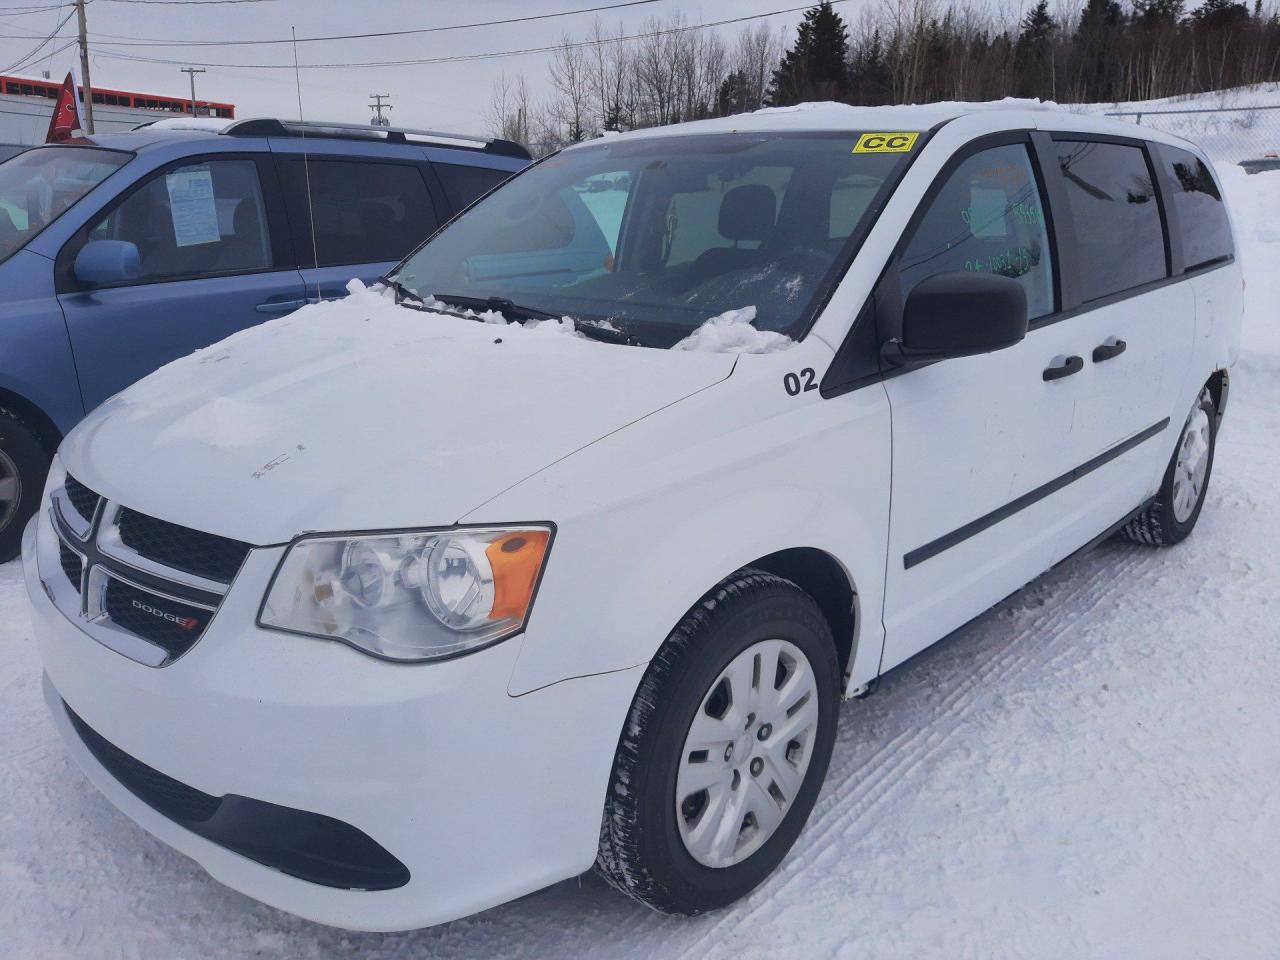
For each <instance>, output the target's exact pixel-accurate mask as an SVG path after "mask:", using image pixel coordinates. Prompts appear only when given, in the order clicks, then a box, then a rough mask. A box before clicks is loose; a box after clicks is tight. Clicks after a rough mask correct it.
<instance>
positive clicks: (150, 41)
mask: <svg viewBox="0 0 1280 960" xmlns="http://www.w3.org/2000/svg"><path fill="white" fill-rule="evenodd" d="M110 2H112V3H124V2H131V3H142V2H147V3H158V2H160V0H110ZM165 2H176V0H165ZM193 2H194V0H193ZM208 2H213V0H208ZM219 2H232V0H219ZM245 2H248V0H245ZM661 2H663V0H622V2H620V3H606V4H601V5H600V6H595V7H583V8H581V9H579V10H561V11H558V12H555V13H537V14H530V15H528V16H524V17H509V18H507V19H505V20H481V21H478V22H476V23H455V24H451V25H447V26H441V27H417V28H414V29H410V30H380V31H377V32H374V33H338V34H332V35H330V36H324V37H299V38H298V41H297V42H298V43H322V42H326V41H331V40H373V39H379V38H385V37H407V36H413V35H416V34H423V33H444V32H445V31H449V30H470V29H472V28H473V27H497V26H505V25H508V24H513V23H528V22H530V21H532V20H551V19H554V18H556V17H571V16H577V15H578V14H582V13H599V12H601V11H604V10H621V9H623V8H625V7H640V6H646V5H648V4H651V3H661ZM96 35H97V36H99V37H111V36H115V37H116V38H117V39H118V40H119V41H120V42H118V43H113V44H112V45H113V46H117V47H250V46H262V45H269V44H282V43H290V44H291V43H293V41H292V40H290V39H289V38H287V37H282V38H279V39H274V38H273V39H265V40H264V39H254V40H165V39H162V38H160V37H124V36H120V35H118V34H107V33H99V34H96Z"/></svg>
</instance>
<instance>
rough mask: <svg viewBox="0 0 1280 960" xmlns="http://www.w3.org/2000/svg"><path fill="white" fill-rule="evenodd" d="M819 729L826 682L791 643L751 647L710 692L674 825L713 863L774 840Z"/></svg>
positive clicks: (684, 766) (688, 746)
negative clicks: (817, 677) (821, 690)
mask: <svg viewBox="0 0 1280 960" xmlns="http://www.w3.org/2000/svg"><path fill="white" fill-rule="evenodd" d="M817 732H818V685H817V682H816V680H815V679H814V675H813V667H812V666H810V664H809V660H808V658H807V657H805V655H804V654H803V653H802V652H801V651H800V648H799V647H797V646H796V645H795V644H793V643H790V642H788V641H786V640H764V641H761V642H760V643H756V644H752V645H751V646H750V647H748V648H747V649H746V650H743V651H742V652H741V653H740V654H738V655H737V656H736V657H734V658H733V659H732V660H731V661H729V663H728V665H727V666H726V667H725V668H724V669H723V670H722V671H720V675H719V676H718V677H717V678H716V680H715V682H714V683H712V684H711V688H710V689H709V690H708V691H707V693H706V695H705V696H704V697H703V698H702V703H701V704H700V705H699V706H698V710H697V713H695V714H694V717H693V722H692V723H691V724H690V725H689V732H688V734H687V735H686V736H685V741H684V750H683V752H682V753H681V755H680V769H679V772H678V773H677V774H676V796H675V804H676V822H677V823H678V824H679V825H680V838H681V839H682V840H683V841H684V846H685V849H686V850H688V851H689V855H690V856H692V857H693V859H695V860H696V861H698V863H700V864H702V865H703V866H706V867H730V866H733V865H734V864H735V863H741V862H742V861H743V860H745V859H746V858H747V857H749V856H751V855H752V854H753V853H755V852H756V851H757V850H759V849H760V847H761V846H763V845H764V843H765V842H766V841H767V840H768V839H769V838H770V837H771V836H773V834H774V832H775V831H776V830H777V829H778V827H779V825H781V823H782V821H783V818H785V817H786V815H787V812H788V811H789V810H790V809H791V805H792V804H793V803H794V802H795V799H796V795H797V794H798V793H799V792H800V787H801V785H802V784H803V783H804V776H805V772H806V771H807V770H808V769H809V759H810V757H811V756H812V755H813V744H814V738H815V737H816V735H817Z"/></svg>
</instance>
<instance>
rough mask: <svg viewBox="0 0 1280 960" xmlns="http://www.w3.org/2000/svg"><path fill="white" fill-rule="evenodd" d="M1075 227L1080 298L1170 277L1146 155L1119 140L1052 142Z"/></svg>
mask: <svg viewBox="0 0 1280 960" xmlns="http://www.w3.org/2000/svg"><path fill="white" fill-rule="evenodd" d="M1054 148H1055V150H1056V151H1057V154H1058V168H1059V169H1060V170H1061V171H1062V177H1063V180H1064V181H1065V190H1066V195H1067V209H1066V210H1065V211H1059V216H1064V215H1065V216H1066V217H1068V218H1070V220H1071V223H1072V225H1073V226H1074V228H1075V238H1076V249H1075V255H1076V263H1077V264H1078V266H1079V282H1080V294H1081V299H1082V300H1085V301H1089V300H1096V299H1098V298H1099V297H1105V296H1108V295H1110V294H1113V293H1120V292H1121V291H1123V290H1128V289H1129V288H1130V287H1136V286H1139V285H1141V284H1144V283H1149V282H1151V281H1152V280H1160V279H1162V278H1164V277H1165V276H1166V275H1167V271H1166V267H1165V255H1164V228H1163V226H1162V224H1161V218H1160V207H1159V204H1157V203H1156V195H1155V187H1154V185H1153V183H1152V178H1151V170H1150V168H1149V167H1148V166H1147V159H1146V154H1145V153H1144V151H1143V150H1142V148H1141V147H1132V146H1128V145H1126V144H1120V143H1097V142H1093V141H1076V140H1062V141H1058V142H1056V143H1055V144H1054Z"/></svg>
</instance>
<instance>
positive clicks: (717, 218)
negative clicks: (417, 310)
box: [393, 132, 908, 347]
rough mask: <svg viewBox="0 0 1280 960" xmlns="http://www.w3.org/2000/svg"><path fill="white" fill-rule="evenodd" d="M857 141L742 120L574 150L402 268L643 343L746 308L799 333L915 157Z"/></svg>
mask: <svg viewBox="0 0 1280 960" xmlns="http://www.w3.org/2000/svg"><path fill="white" fill-rule="evenodd" d="M858 142H859V135H858V134H857V133H854V132H848V133H845V132H842V133H839V134H835V133H831V134H827V133H803V134H792V133H785V134H783V133H770V134H746V133H734V134H698V135H687V136H679V137H677V136H667V137H653V138H643V139H635V140H631V139H627V138H621V139H619V140H616V141H610V140H605V141H602V142H600V143H598V144H590V145H586V146H582V147H575V148H572V149H569V150H566V151H564V152H563V153H560V154H558V155H556V156H553V157H551V158H550V159H548V160H545V161H543V162H542V163H540V164H536V165H534V166H533V167H530V168H529V169H528V170H527V171H525V172H524V173H521V174H519V175H518V176H516V177H514V178H513V179H511V180H509V181H508V182H507V183H506V184H504V185H503V186H501V187H499V188H498V189H497V190H495V191H494V192H493V193H491V194H489V195H488V196H487V197H485V198H484V199H482V200H480V201H479V202H478V203H476V204H475V205H474V206H472V207H471V208H470V209H469V210H467V211H466V212H465V213H464V214H463V215H462V216H461V217H459V218H458V219H456V220H455V221H454V222H452V223H451V224H449V225H448V226H447V227H446V228H445V229H444V230H442V231H441V232H440V233H439V234H438V235H437V236H436V237H434V238H433V239H432V240H431V241H430V242H429V243H427V244H426V245H425V246H423V247H422V248H420V249H419V250H418V251H417V252H416V253H414V254H412V255H411V256H410V257H409V258H408V259H407V260H406V261H405V262H404V263H403V264H402V265H401V267H400V268H399V270H398V271H397V272H396V273H395V275H394V276H393V279H394V280H395V281H397V283H398V284H399V288H400V290H401V291H403V292H407V293H410V294H413V295H416V296H418V297H419V298H421V299H423V300H429V299H430V298H432V297H435V298H437V299H438V300H440V301H443V302H444V303H446V304H455V305H463V304H466V303H468V302H473V303H476V302H484V301H493V300H494V299H495V298H497V299H500V300H503V301H510V302H511V303H512V304H516V305H519V306H520V307H524V308H528V310H530V311H543V312H546V313H552V314H555V315H558V316H572V317H574V318H577V319H579V320H585V321H588V322H591V321H597V322H598V321H609V322H610V324H612V325H613V326H614V327H615V328H620V329H621V330H622V331H624V332H625V333H626V334H628V335H629V337H630V338H631V339H632V341H633V342H639V343H641V344H643V345H646V346H656V347H668V346H671V345H672V344H674V343H675V342H676V341H678V340H680V339H682V338H683V337H685V336H687V335H688V334H689V332H690V331H692V330H693V329H694V328H696V327H698V326H699V325H701V324H702V323H703V322H705V321H706V320H709V319H711V318H712V317H715V316H718V315H720V314H722V313H725V312H727V311H730V310H739V309H743V308H748V307H754V308H755V320H754V323H755V326H756V327H757V328H758V329H761V330H772V331H777V332H780V333H784V334H787V335H789V336H791V337H800V336H803V335H804V333H805V332H806V331H807V329H808V321H809V319H810V317H811V316H812V313H813V311H814V310H816V309H817V307H818V306H819V305H820V304H821V302H822V301H823V298H824V295H825V292H826V291H828V290H829V289H830V285H831V284H832V283H834V282H835V280H837V279H838V278H839V276H840V273H841V271H842V270H843V269H844V266H845V264H846V263H847V261H848V258H849V256H850V253H851V247H853V246H856V244H857V242H858V238H859V237H860V236H861V235H862V233H864V232H865V229H866V228H867V225H868V223H869V221H870V220H871V219H872V218H873V216H874V212H875V211H876V210H877V209H878V208H879V206H880V203H879V202H878V201H879V200H882V198H883V194H884V192H885V191H886V190H887V188H888V187H890V186H891V185H892V182H893V181H894V180H895V179H896V176H897V172H898V171H899V170H900V169H901V168H902V166H903V165H904V161H905V160H906V159H907V157H908V154H907V153H903V152H894V153H866V152H855V149H854V148H855V146H856V145H857V144H858Z"/></svg>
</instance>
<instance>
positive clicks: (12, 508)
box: [0, 450, 22, 530]
mask: <svg viewBox="0 0 1280 960" xmlns="http://www.w3.org/2000/svg"><path fill="white" fill-rule="evenodd" d="M21 500H22V477H21V476H19V474H18V465H17V464H16V463H14V462H13V459H12V458H11V457H10V456H9V455H8V454H7V453H5V452H4V451H3V450H0V530H3V529H4V528H5V527H7V526H9V524H10V523H11V522H13V516H14V514H16V513H17V512H18V504H19V503H20V502H21Z"/></svg>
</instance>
